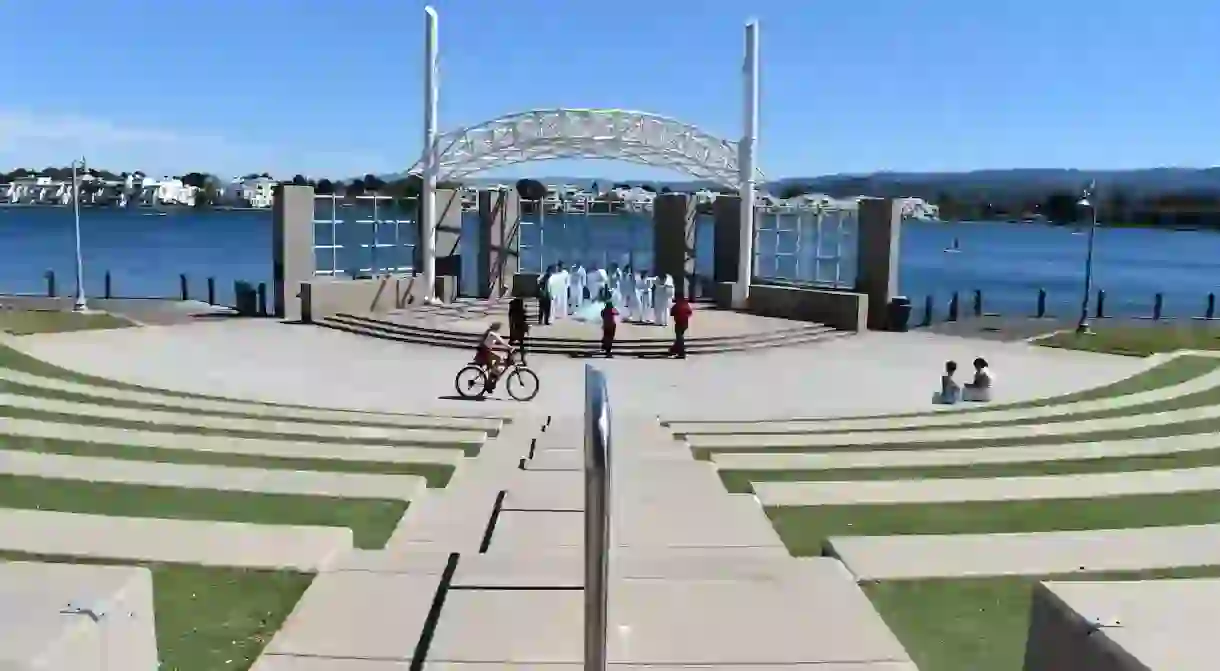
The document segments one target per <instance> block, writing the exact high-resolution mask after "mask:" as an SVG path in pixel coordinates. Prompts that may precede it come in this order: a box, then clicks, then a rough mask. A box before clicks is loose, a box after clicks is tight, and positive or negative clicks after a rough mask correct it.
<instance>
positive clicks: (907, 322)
mask: <svg viewBox="0 0 1220 671" xmlns="http://www.w3.org/2000/svg"><path fill="white" fill-rule="evenodd" d="M888 321H889V327H890V329H889V330H891V331H897V332H899V333H905V332H907V331H908V330H909V329H910V328H911V299H909V298H907V297H906V296H894V297H893V298H891V299H890V304H889V320H888Z"/></svg>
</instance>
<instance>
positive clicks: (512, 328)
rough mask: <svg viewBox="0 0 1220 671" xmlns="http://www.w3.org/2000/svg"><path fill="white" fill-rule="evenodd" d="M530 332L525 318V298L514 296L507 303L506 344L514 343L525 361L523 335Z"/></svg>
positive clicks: (522, 361) (522, 360)
mask: <svg viewBox="0 0 1220 671" xmlns="http://www.w3.org/2000/svg"><path fill="white" fill-rule="evenodd" d="M529 332H530V325H529V322H528V321H526V318H525V300H524V299H522V298H514V299H512V300H511V301H509V303H508V344H510V345H514V346H516V348H517V351H518V352H519V353H520V354H521V363H525V336H526V335H527V334H529Z"/></svg>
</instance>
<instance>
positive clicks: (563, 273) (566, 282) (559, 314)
mask: <svg viewBox="0 0 1220 671" xmlns="http://www.w3.org/2000/svg"><path fill="white" fill-rule="evenodd" d="M558 267H559V273H558V275H559V279H560V285H559V287H560V289H559V293H558V294H557V296H558V298H559V305H558V306H557V307H558V308H559V309H558V310H556V311H555V314H554V315H553V317H554V318H555V319H566V318H567V316H568V291H569V290H570V289H571V286H572V275H571V273H569V272H568V269H567V268H565V267H564V266H563V261H560V262H559V266H558Z"/></svg>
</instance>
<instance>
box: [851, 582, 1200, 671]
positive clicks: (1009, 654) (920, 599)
mask: <svg viewBox="0 0 1220 671" xmlns="http://www.w3.org/2000/svg"><path fill="white" fill-rule="evenodd" d="M1217 576H1220V566H1194V567H1185V568H1175V569H1162V570H1154V571H1123V572H1106V573H1100V572H1099V573H1071V574H1065V575H1047V576H1015V577H998V578H954V579H942V578H937V579H932V580H888V581H883V582H868V583H864V584H863V585H861V587H862V588H863V589H864V592H865V594H867V595H868V597H869V599H870V600H872V602H873V606H874V607H876V609H877V611H878V612H879V613H881V617H882V618H883V619H884V620H885V623H886V624H887V625H889V627H890V629H892V630H893V632H894V634H895V635H897V636H898V639H899V640H900V641H902V645H903V646H904V647H905V648H906V649H907V652H908V653H909V654H910V655H911V659H912V660H913V661H914V662H915V664H916V665H917V666H918V667H919V668H921V669H935V670H936V671H979V670H980V669H986V670H987V671H1021V669H1022V666H1023V665H1024V658H1025V642H1026V634H1027V633H1028V629H1029V610H1030V604H1031V596H1032V593H1033V586H1034V585H1035V584H1036V583H1039V582H1042V581H1046V580H1057V581H1064V580H1096V581H1117V580H1158V579H1170V578H1214V577H1217Z"/></svg>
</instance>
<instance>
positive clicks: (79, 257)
mask: <svg viewBox="0 0 1220 671" xmlns="http://www.w3.org/2000/svg"><path fill="white" fill-rule="evenodd" d="M80 167H81V168H84V167H85V159H84V158H81V159H80ZM76 168H77V161H75V160H73V161H72V219H73V222H74V224H75V229H76V302H75V303H74V304H73V305H72V310H73V311H74V312H88V311H89V304H88V303H87V302H86V301H85V261H84V255H83V254H82V253H81V242H80V177H79V176H78V175H77V170H76Z"/></svg>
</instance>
